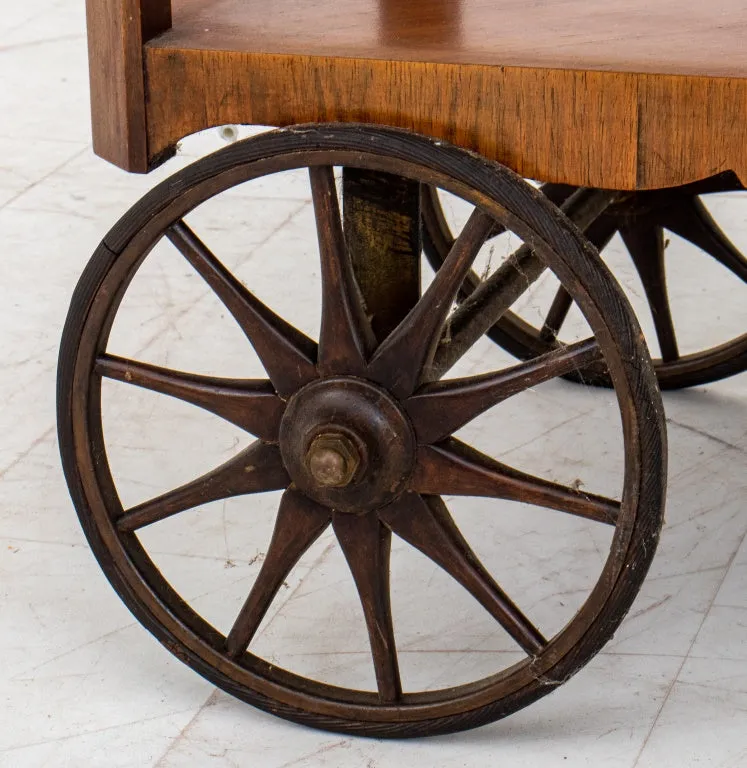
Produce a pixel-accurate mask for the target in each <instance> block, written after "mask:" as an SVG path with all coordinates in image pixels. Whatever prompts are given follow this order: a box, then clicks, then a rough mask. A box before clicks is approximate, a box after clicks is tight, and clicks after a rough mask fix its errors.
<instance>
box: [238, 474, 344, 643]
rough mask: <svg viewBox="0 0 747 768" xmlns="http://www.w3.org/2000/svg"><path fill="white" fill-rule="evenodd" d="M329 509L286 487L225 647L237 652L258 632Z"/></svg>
mask: <svg viewBox="0 0 747 768" xmlns="http://www.w3.org/2000/svg"><path fill="white" fill-rule="evenodd" d="M331 518H332V512H331V511H330V510H329V509H328V508H327V507H323V506H321V505H319V504H317V503H316V502H314V501H312V500H311V499H309V498H308V497H307V496H304V495H303V494H302V493H299V492H298V491H296V490H294V489H292V488H289V489H288V490H287V491H286V492H285V493H284V494H283V498H282V500H281V501H280V507H279V508H278V516H277V519H276V521H275V530H274V531H273V534H272V539H271V540H270V546H269V547H268V549H267V554H266V555H265V559H264V561H263V562H262V567H261V568H260V571H259V574H258V575H257V580H256V581H255V582H254V586H253V587H252V590H251V592H250V593H249V595H248V597H247V598H246V601H245V602H244V605H243V606H242V607H241V611H240V612H239V615H238V616H237V617H236V621H235V622H234V624H233V626H232V627H231V631H230V632H229V633H228V636H227V637H226V651H227V652H228V654H229V655H230V656H232V657H237V656H240V655H241V654H242V653H244V651H245V650H246V648H247V646H248V645H249V643H251V641H252V638H253V637H254V635H255V634H256V633H257V630H258V629H259V625H260V624H261V623H262V619H264V617H265V615H266V614H267V611H268V610H269V609H270V605H272V601H273V600H274V599H275V595H277V593H278V590H279V589H280V587H281V586H282V584H283V582H284V581H285V579H287V578H288V575H289V574H290V572H291V571H292V570H293V568H294V567H295V565H296V563H297V562H298V561H299V560H300V559H301V556H302V555H303V554H304V552H306V550H307V549H308V548H309V547H310V546H311V545H312V544H313V543H314V542H315V541H316V540H317V539H318V538H319V537H320V536H321V535H322V533H323V532H324V530H325V529H326V528H327V526H328V525H329V523H330V520H331Z"/></svg>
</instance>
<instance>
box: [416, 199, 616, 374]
mask: <svg viewBox="0 0 747 768" xmlns="http://www.w3.org/2000/svg"><path fill="white" fill-rule="evenodd" d="M615 198H616V193H615V192H611V191H608V190H601V189H579V190H576V191H574V192H573V194H572V195H570V196H569V197H568V198H567V199H566V200H564V201H563V204H562V205H561V210H562V211H563V212H564V213H565V214H566V215H567V216H568V217H569V218H570V219H571V221H573V222H574V224H576V225H577V226H579V227H580V228H581V229H582V230H583V229H585V228H586V227H588V226H589V225H590V224H591V223H592V222H593V221H595V220H596V219H598V218H599V216H600V215H601V214H602V213H603V212H604V211H605V209H606V208H607V207H608V206H609V205H610V204H611V203H612V202H613V201H614V200H615ZM450 255H451V254H449V256H450ZM449 256H447V257H446V260H444V262H443V267H442V269H443V270H447V269H448V266H447V260H448V258H449ZM546 268H547V264H546V262H545V260H544V259H543V257H542V256H541V255H540V253H539V252H538V251H537V249H536V248H535V247H534V246H533V245H532V244H531V243H524V244H523V245H522V246H521V247H520V248H519V249H518V250H517V251H516V252H515V253H513V254H511V256H509V257H508V258H507V259H506V260H505V261H504V262H503V263H502V264H501V265H500V267H498V269H496V270H495V271H494V272H493V274H492V275H490V276H489V277H488V278H486V279H485V280H482V281H480V280H478V281H476V282H474V278H472V281H473V283H474V284H475V288H474V290H473V291H472V292H471V293H470V294H469V295H468V296H467V297H466V298H465V299H464V300H463V301H462V303H461V304H460V306H459V307H458V308H457V310H456V311H455V312H454V314H453V315H452V317H451V318H450V320H449V334H448V336H445V337H444V338H443V339H442V343H441V344H440V346H439V347H438V349H437V350H436V352H435V355H434V358H433V361H432V364H431V365H430V370H429V371H428V372H427V374H426V376H427V378H429V379H438V378H440V377H441V376H443V375H444V373H446V371H448V370H449V369H450V368H451V367H452V366H453V365H454V364H455V363H456V362H457V361H458V360H459V359H460V358H461V357H462V356H463V355H465V354H466V353H467V351H468V350H469V349H471V348H472V346H474V344H475V343H476V342H477V341H478V339H480V338H481V337H482V336H483V335H484V334H485V333H487V332H488V331H489V330H490V328H491V327H492V326H494V325H495V324H496V323H497V322H498V321H499V320H500V319H501V318H502V317H503V315H504V314H506V312H507V311H508V309H509V307H510V306H511V305H512V304H513V303H514V302H515V301H516V300H517V299H518V298H519V297H520V296H521V295H522V294H523V293H525V292H526V291H527V290H528V289H529V288H530V287H531V286H532V284H533V283H534V282H535V281H536V280H538V279H539V277H540V276H541V275H542V274H543V273H544V271H545V269H546ZM436 274H437V276H438V275H440V274H441V270H439V271H438V272H437V273H436ZM467 276H468V275H464V276H463V277H467ZM469 277H471V275H469ZM454 298H456V293H455V296H454Z"/></svg>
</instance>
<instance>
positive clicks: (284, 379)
mask: <svg viewBox="0 0 747 768" xmlns="http://www.w3.org/2000/svg"><path fill="white" fill-rule="evenodd" d="M167 236H168V238H169V239H170V240H171V242H172V243H173V244H174V245H175V246H176V247H177V248H178V249H179V251H180V252H181V253H182V255H183V256H184V257H185V258H186V259H187V261H189V263H190V264H191V265H192V266H193V267H194V268H195V270H196V271H197V272H198V273H199V274H200V276H201V277H202V278H203V279H204V280H205V282H206V283H207V284H208V285H209V286H210V287H211V288H212V290H213V291H214V293H215V294H216V295H217V296H218V298H219V299H220V300H221V301H222V302H223V304H224V305H225V307H226V309H227V310H228V311H229V312H230V313H231V314H232V315H233V317H234V319H235V320H236V322H237V323H238V324H239V326H241V330H242V331H244V333H245V334H246V336H247V338H248V339H249V341H250V342H251V343H252V346H253V347H254V350H255V351H256V353H257V355H258V356H259V358H260V360H261V361H262V364H263V365H264V366H265V369H266V370H267V373H268V375H269V377H270V381H271V382H272V384H273V386H274V387H275V389H276V390H277V393H278V394H279V395H280V396H281V397H283V396H287V395H289V394H291V393H292V392H295V391H296V390H297V389H298V388H299V386H303V385H304V384H308V383H309V382H310V381H312V380H313V379H315V378H316V344H315V343H314V342H313V341H312V340H311V339H309V338H308V337H307V336H304V335H303V334H302V333H301V332H300V331H299V330H298V329H297V328H295V327H294V326H292V325H290V324H289V323H287V322H286V321H285V320H283V319H282V318H280V317H278V316H277V315H276V314H275V313H274V312H273V311H272V310H271V309H270V308H269V307H267V306H266V305H265V304H263V303H262V302H261V301H260V300H259V299H257V298H256V296H254V295H253V294H252V293H250V292H249V291H248V290H247V289H246V288H245V287H244V285H243V284H242V283H241V282H240V281H239V280H237V279H236V278H235V277H234V276H233V275H232V274H231V273H230V272H229V271H228V270H227V269H226V268H225V267H224V266H223V264H221V263H220V261H218V259H217V258H216V257H215V256H214V255H213V254H212V253H211V252H210V250H209V249H208V248H207V246H205V244H204V243H203V242H202V241H201V240H200V239H199V238H198V237H197V236H196V235H195V234H194V232H192V231H191V230H190V229H189V227H188V226H187V225H186V224H185V223H184V222H183V221H181V222H178V223H176V224H174V225H173V226H172V227H171V228H170V229H169V231H168V232H167Z"/></svg>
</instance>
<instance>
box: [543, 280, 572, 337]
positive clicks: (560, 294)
mask: <svg viewBox="0 0 747 768" xmlns="http://www.w3.org/2000/svg"><path fill="white" fill-rule="evenodd" d="M572 306H573V299H572V298H571V294H570V293H568V291H566V289H565V288H563V286H562V285H561V286H560V287H559V288H558V290H557V292H556V293H555V297H554V298H553V300H552V304H551V305H550V309H549V310H548V312H547V317H545V322H544V323H543V324H542V328H541V330H540V339H542V341H553V340H554V339H557V338H558V334H559V333H560V327H561V326H562V325H563V323H564V322H565V319H566V317H568V312H570V309H571V307H572Z"/></svg>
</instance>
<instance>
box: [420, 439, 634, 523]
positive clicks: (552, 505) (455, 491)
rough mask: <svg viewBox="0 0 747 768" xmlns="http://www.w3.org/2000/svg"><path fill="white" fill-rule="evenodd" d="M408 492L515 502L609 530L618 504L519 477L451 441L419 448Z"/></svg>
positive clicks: (540, 479)
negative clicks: (602, 525)
mask: <svg viewBox="0 0 747 768" xmlns="http://www.w3.org/2000/svg"><path fill="white" fill-rule="evenodd" d="M410 487H411V488H412V489H413V490H414V491H417V492H418V493H422V494H430V495H436V494H440V495H444V496H491V497H493V498H497V499H508V500H510V501H521V502H524V503H526V504H534V505H536V506H540V507H547V508H548V509H555V510H559V511H560V512H568V513H569V514H571V515H577V516H578V517H585V518H587V519H589V520H596V521H598V522H600V523H607V524H609V525H615V524H616V523H617V520H618V517H619V515H620V502H619V501H615V500H614V499H608V498H605V497H603V496H598V495H597V494H594V493H585V492H584V491H580V490H576V489H574V488H566V487H565V486H562V485H558V484H557V483H551V482H550V481H548V480H544V479H542V478H541V477H534V476H533V475H528V474H526V473H525V472H520V471H519V470H518V469H514V468H513V467H509V466H506V465H505V464H501V463H500V462H498V461H495V460H494V459H492V458H490V457H489V456H486V455H485V454H484V453H480V452H479V451H476V450H475V449H474V448H471V447H470V446H468V445H465V444H464V443H462V442H460V441H459V440H454V439H451V440H448V441H446V442H443V443H439V444H438V445H431V446H428V447H427V448H425V447H422V446H421V449H420V451H419V453H418V462H417V464H416V465H415V471H414V472H413V477H412V481H411V483H410Z"/></svg>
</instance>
